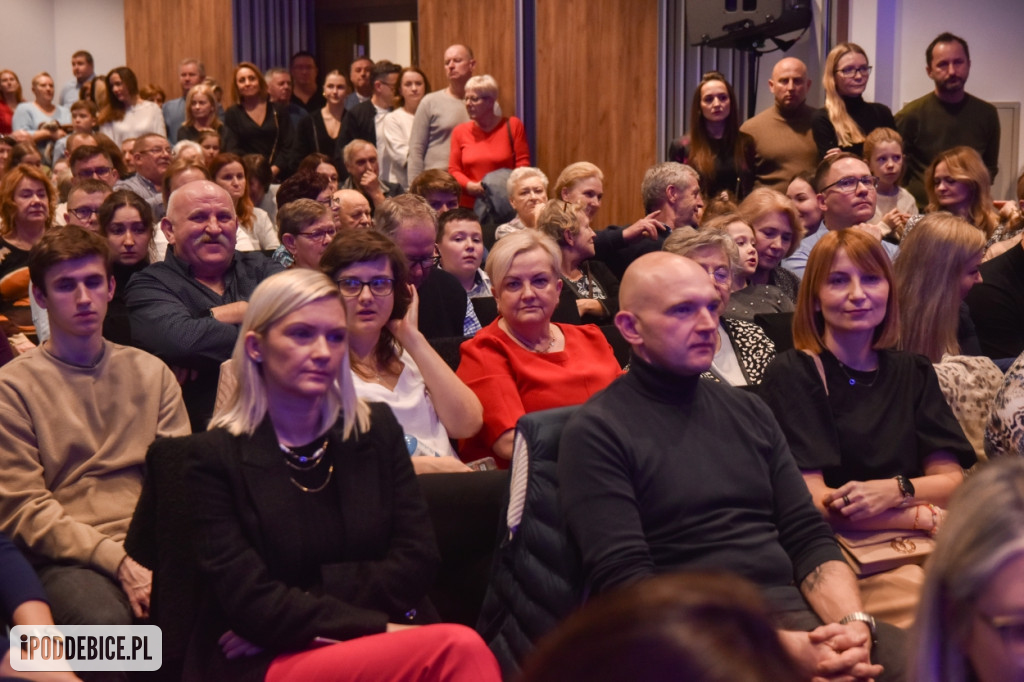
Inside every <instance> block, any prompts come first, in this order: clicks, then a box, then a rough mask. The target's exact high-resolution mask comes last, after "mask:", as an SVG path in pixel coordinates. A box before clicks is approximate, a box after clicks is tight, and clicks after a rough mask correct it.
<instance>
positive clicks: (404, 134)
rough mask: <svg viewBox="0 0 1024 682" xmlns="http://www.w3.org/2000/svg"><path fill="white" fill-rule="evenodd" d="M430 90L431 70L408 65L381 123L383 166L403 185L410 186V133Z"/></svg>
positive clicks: (386, 175)
mask: <svg viewBox="0 0 1024 682" xmlns="http://www.w3.org/2000/svg"><path fill="white" fill-rule="evenodd" d="M428 92H430V81H429V80H427V74H425V73H423V71H422V70H421V69H420V68H419V67H417V66H407V67H405V68H404V69H402V72H401V73H400V74H398V92H397V95H398V96H397V97H396V98H395V108H394V109H393V110H392V111H391V112H389V113H388V114H387V116H385V117H384V121H383V122H382V123H381V139H379V140H377V143H378V144H379V145H380V169H381V174H382V175H383V176H384V179H385V180H387V181H389V182H394V183H397V184H399V185H401V187H402V188H403V189H405V188H407V187H408V186H409V182H410V181H411V180H412V178H410V177H409V136H410V135H411V134H412V121H413V118H414V117H415V116H416V110H417V109H418V108H419V106H420V102H421V101H422V100H423V96H424V95H426V94H427V93H428Z"/></svg>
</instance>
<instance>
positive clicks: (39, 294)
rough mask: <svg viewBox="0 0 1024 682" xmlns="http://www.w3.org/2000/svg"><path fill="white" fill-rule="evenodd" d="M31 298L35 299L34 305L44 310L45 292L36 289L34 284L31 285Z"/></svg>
mask: <svg viewBox="0 0 1024 682" xmlns="http://www.w3.org/2000/svg"><path fill="white" fill-rule="evenodd" d="M32 296H33V298H35V299H36V303H38V304H39V307H40V308H42V309H43V310H46V292H45V291H43V290H42V289H40V288H39V287H37V286H36V285H35V284H33V285H32Z"/></svg>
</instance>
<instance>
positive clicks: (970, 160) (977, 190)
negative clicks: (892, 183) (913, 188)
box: [924, 146, 999, 239]
mask: <svg viewBox="0 0 1024 682" xmlns="http://www.w3.org/2000/svg"><path fill="white" fill-rule="evenodd" d="M943 162H944V163H945V164H946V168H947V169H948V170H949V175H950V177H952V178H953V179H954V180H957V181H959V182H964V183H966V184H967V185H969V186H970V188H971V207H970V208H969V209H968V210H967V219H968V220H969V221H970V222H971V224H972V225H974V226H975V227H976V228H978V229H979V230H981V231H982V232H984V233H985V239H991V238H992V233H993V232H995V231H996V227H998V226H999V214H998V213H996V212H995V210H993V208H992V206H993V204H992V181H991V179H990V177H989V174H988V168H986V167H985V162H984V161H982V160H981V154H979V153H978V151H977V150H976V149H974V148H973V147H965V146H960V147H953V148H952V149H947V150H946V151H944V152H942V153H940V154H939V155H938V156H936V157H935V158H934V159H933V160H932V162H931V163H930V164H929V165H928V169H927V170H925V172H924V188H925V192H926V193H927V194H928V205H927V206H926V207H925V211H926V212H931V211H942V210H945V209H943V208H942V207H941V206H939V198H938V196H937V195H936V194H935V169H936V168H938V167H939V164H940V163H943Z"/></svg>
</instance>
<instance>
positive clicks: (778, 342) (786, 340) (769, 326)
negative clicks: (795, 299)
mask: <svg viewBox="0 0 1024 682" xmlns="http://www.w3.org/2000/svg"><path fill="white" fill-rule="evenodd" d="M754 324H756V325H757V326H758V327H760V328H761V329H763V330H764V333H765V334H766V335H767V336H768V338H769V339H771V340H772V343H774V344H775V353H776V354H778V353H781V352H783V351H787V350H789V349H790V348H792V347H793V313H758V314H757V315H754Z"/></svg>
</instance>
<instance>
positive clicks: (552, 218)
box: [537, 199, 586, 247]
mask: <svg viewBox="0 0 1024 682" xmlns="http://www.w3.org/2000/svg"><path fill="white" fill-rule="evenodd" d="M585 216H586V212H585V211H584V210H583V207H582V206H579V205H577V204H570V203H569V202H568V201H562V200H561V199H550V200H548V202H547V203H546V204H544V208H543V209H541V212H540V215H539V216H538V217H537V229H538V230H540V231H541V232H543V233H544V234H546V235H547V236H549V237H551V239H553V240H554V241H555V243H557V244H558V246H559V247H562V246H565V245H566V242H565V233H566V232H568V233H569V234H577V233H579V231H580V227H581V222H580V218H584V217H585Z"/></svg>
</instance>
